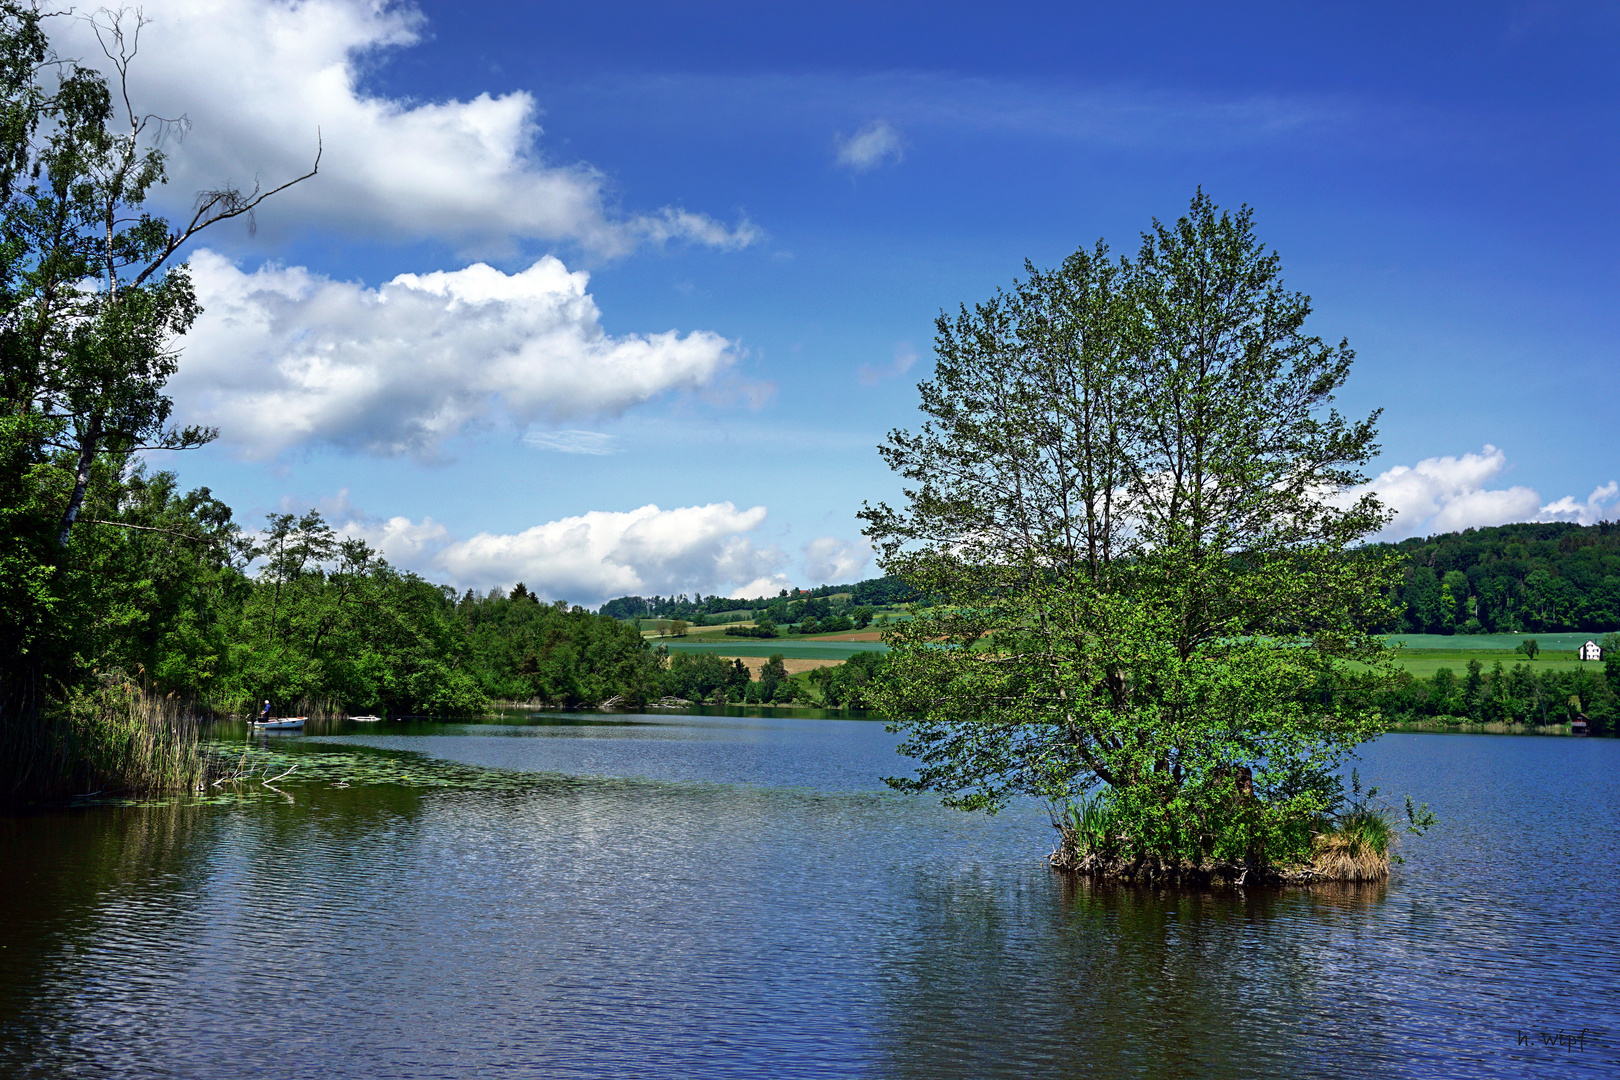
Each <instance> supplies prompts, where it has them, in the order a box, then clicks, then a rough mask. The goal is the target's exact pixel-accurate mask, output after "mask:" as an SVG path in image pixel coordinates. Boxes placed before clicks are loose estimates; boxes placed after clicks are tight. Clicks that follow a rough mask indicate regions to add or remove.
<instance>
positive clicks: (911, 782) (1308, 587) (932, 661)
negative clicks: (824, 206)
mask: <svg viewBox="0 0 1620 1080" xmlns="http://www.w3.org/2000/svg"><path fill="white" fill-rule="evenodd" d="M1309 311H1310V303H1309V300H1308V298H1306V297H1304V296H1302V295H1299V294H1297V293H1290V292H1287V291H1286V290H1285V289H1284V288H1283V287H1282V284H1281V279H1280V270H1279V264H1278V260H1277V257H1276V256H1275V255H1273V254H1268V253H1266V252H1265V251H1264V250H1263V249H1262V248H1261V246H1260V244H1259V242H1258V241H1257V240H1256V239H1255V237H1254V235H1253V231H1252V225H1251V221H1250V215H1249V213H1248V211H1247V210H1244V211H1243V212H1241V213H1239V214H1236V215H1232V214H1225V213H1217V211H1216V208H1215V207H1214V206H1213V205H1212V204H1211V203H1210V201H1209V200H1208V199H1207V198H1206V197H1204V196H1203V195H1202V194H1200V195H1199V196H1198V197H1197V198H1196V199H1194V201H1193V204H1192V208H1191V210H1190V212H1189V214H1188V215H1187V216H1186V217H1184V218H1182V219H1181V220H1179V221H1178V222H1176V223H1175V224H1174V225H1170V226H1166V225H1162V224H1159V223H1155V225H1154V228H1153V230H1152V231H1151V232H1150V233H1148V234H1146V235H1145V236H1144V238H1143V243H1142V247H1141V250H1140V252H1139V254H1138V256H1137V258H1136V259H1135V260H1134V261H1129V260H1120V261H1118V262H1115V261H1113V260H1112V259H1111V257H1110V256H1109V253H1108V251H1107V249H1106V247H1104V246H1103V245H1102V244H1099V245H1098V246H1097V248H1096V249H1095V250H1093V251H1085V250H1082V251H1079V252H1076V253H1075V254H1074V255H1073V256H1071V257H1070V258H1069V259H1068V260H1066V261H1065V262H1064V264H1063V265H1062V267H1060V268H1058V269H1056V270H1052V271H1037V270H1035V269H1034V268H1033V267H1030V268H1029V277H1028V279H1027V280H1026V281H1024V282H1021V283H1019V284H1018V285H1017V286H1016V287H1015V288H1014V290H1013V291H1012V292H1011V293H999V294H997V295H996V296H995V297H994V298H992V299H991V300H989V301H987V302H985V303H983V304H980V305H978V306H977V307H975V308H974V309H973V310H971V311H969V310H968V309H966V308H963V309H962V310H961V311H960V313H959V314H958V315H957V316H956V317H955V318H947V317H946V316H943V315H942V316H941V317H940V319H939V321H938V324H937V326H938V333H937V336H936V354H937V364H936V367H935V371H934V375H933V378H932V379H930V380H929V381H927V382H925V383H923V384H922V386H921V387H920V389H921V391H922V410H923V412H924V414H925V417H926V419H925V422H924V423H923V425H922V427H921V428H920V430H918V431H917V432H914V433H913V432H905V431H896V432H894V433H893V434H892V435H891V436H890V439H889V442H888V443H887V444H886V445H885V446H883V447H881V448H880V449H881V452H882V453H883V455H884V457H885V459H886V460H887V461H888V462H889V464H890V466H891V467H892V468H893V469H895V471H897V472H898V473H900V475H901V476H902V477H903V478H904V480H905V481H906V483H907V487H906V492H905V494H906V500H907V503H906V505H905V506H904V507H902V508H901V509H898V510H897V509H892V508H890V507H889V506H887V505H879V506H877V507H868V508H867V509H866V510H864V511H863V514H862V516H863V518H865V520H866V522H867V526H868V528H867V534H868V535H869V536H871V537H872V538H873V539H874V541H876V542H877V544H878V545H879V547H880V551H881V562H882V565H883V566H884V568H885V569H886V570H888V571H889V572H891V573H893V574H896V575H898V576H899V577H900V578H902V579H903V580H904V581H905V582H906V583H907V584H908V585H909V586H910V587H911V588H912V589H913V590H914V591H915V592H916V593H917V594H919V595H925V596H931V597H940V598H942V599H943V600H944V603H942V604H940V605H938V606H936V607H934V608H932V609H930V610H926V611H922V612H919V613H918V615H917V617H915V618H914V619H912V620H910V621H907V622H904V623H900V624H898V625H897V626H894V627H892V628H890V629H888V630H887V631H886V633H885V640H886V641H887V642H888V643H889V645H890V648H891V650H892V651H891V653H890V657H889V662H888V664H887V666H886V667H885V676H884V678H883V680H882V681H881V682H880V684H879V685H878V688H877V690H876V691H875V693H873V694H872V697H874V699H875V700H876V701H877V703H878V704H879V706H880V707H881V708H882V709H883V710H884V711H885V712H886V713H887V714H888V715H889V716H890V717H891V718H892V719H893V721H894V724H895V726H896V727H897V728H898V729H899V730H901V731H903V732H904V733H905V734H906V736H907V738H906V741H905V742H904V744H903V746H902V750H903V752H905V753H906V754H908V755H910V756H912V757H913V758H915V759H916V760H917V762H918V765H917V770H916V775H915V777H911V778H896V779H893V780H891V781H890V783H891V784H893V785H894V786H896V787H899V788H903V789H911V790H932V791H937V792H940V793H942V794H943V795H944V800H945V802H946V803H947V804H948V805H953V806H959V807H962V808H964V809H983V810H988V811H994V810H996V809H997V808H999V807H1001V806H1002V805H1004V804H1005V803H1006V802H1007V801H1008V800H1009V799H1011V798H1013V797H1015V796H1021V795H1022V796H1035V797H1038V798H1042V799H1046V800H1050V801H1053V802H1056V803H1062V802H1064V801H1066V800H1071V799H1074V798H1077V797H1079V796H1081V795H1083V794H1085V793H1087V792H1090V791H1093V790H1098V789H1101V790H1103V791H1105V793H1106V795H1105V797H1106V800H1107V807H1108V811H1109V813H1111V814H1114V815H1116V816H1117V820H1118V821H1119V822H1120V823H1121V832H1120V835H1119V837H1118V841H1119V843H1120V845H1121V848H1120V853H1121V855H1122V856H1124V857H1127V858H1151V859H1156V860H1159V861H1160V862H1162V863H1164V864H1167V865H1169V866H1179V865H1181V864H1183V863H1185V862H1193V863H1197V862H1199V861H1201V860H1205V859H1209V858H1215V859H1222V860H1241V861H1245V862H1248V863H1250V864H1257V863H1266V862H1268V861H1276V860H1299V859H1303V858H1304V857H1306V856H1307V855H1308V851H1309V843H1310V837H1311V829H1312V827H1313V826H1314V823H1315V822H1317V821H1318V820H1319V819H1320V818H1321V817H1322V815H1324V814H1326V813H1329V812H1331V811H1332V810H1333V809H1334V808H1335V807H1336V806H1337V805H1338V802H1339V801H1340V799H1341V798H1342V792H1341V791H1340V788H1339V784H1338V780H1337V775H1336V770H1337V768H1338V766H1339V764H1340V763H1341V762H1342V761H1343V760H1344V759H1345V758H1346V757H1347V756H1348V755H1350V754H1351V752H1352V751H1353V749H1354V747H1355V746H1356V745H1357V744H1358V743H1360V742H1361V741H1363V740H1365V739H1366V738H1369V737H1371V736H1372V735H1373V734H1375V733H1376V732H1377V731H1378V730H1379V718H1378V716H1377V713H1376V712H1375V711H1374V710H1372V709H1370V708H1366V707H1364V705H1363V703H1361V702H1359V701H1354V700H1351V699H1347V698H1345V697H1342V696H1335V695H1333V694H1329V693H1324V692H1323V690H1324V688H1326V687H1331V686H1332V685H1333V683H1334V680H1335V679H1336V678H1337V676H1336V674H1335V671H1336V665H1337V664H1338V663H1339V661H1341V660H1345V659H1354V660H1359V661H1362V662H1364V663H1366V664H1369V665H1372V666H1374V667H1375V668H1377V669H1379V670H1381V671H1387V670H1388V657H1387V654H1386V653H1385V651H1384V650H1383V648H1382V646H1381V644H1380V642H1379V640H1378V638H1377V637H1376V636H1375V632H1376V630H1377V628H1378V626H1379V624H1380V622H1381V621H1382V620H1385V619H1387V617H1388V610H1387V608H1386V606H1385V604H1384V601H1383V599H1382V598H1383V596H1384V595H1385V594H1386V593H1387V591H1388V590H1389V589H1390V588H1392V586H1393V583H1394V575H1395V573H1396V567H1395V560H1394V558H1393V557H1390V556H1383V557H1378V556H1365V555H1358V554H1355V553H1353V552H1351V550H1350V549H1351V547H1352V545H1354V544H1355V543H1356V542H1357V541H1358V540H1359V539H1360V537H1362V536H1363V535H1365V534H1366V533H1368V532H1370V531H1372V530H1374V529H1376V528H1377V527H1378V526H1379V525H1380V524H1381V523H1382V522H1383V521H1384V520H1386V515H1385V512H1384V511H1383V509H1382V507H1381V506H1380V505H1379V504H1378V503H1377V501H1376V499H1374V498H1372V497H1364V498H1362V499H1360V500H1359V501H1355V502H1350V503H1345V502H1343V501H1341V500H1340V499H1339V498H1338V497H1337V496H1336V494H1335V493H1337V492H1339V491H1341V490H1343V489H1345V488H1347V487H1349V486H1351V485H1354V484H1356V483H1359V482H1361V481H1362V480H1363V477H1362V475H1361V473H1360V471H1359V469H1360V467H1361V466H1362V465H1364V464H1365V463H1366V462H1367V460H1368V459H1369V458H1370V456H1371V455H1372V453H1373V452H1374V449H1375V446H1374V443H1373V437H1374V430H1373V421H1372V419H1371V418H1369V419H1367V420H1363V421H1359V422H1351V421H1347V420H1345V419H1344V418H1342V417H1341V416H1339V414H1338V413H1336V412H1333V411H1331V409H1330V408H1329V404H1330V402H1331V401H1332V395H1333V392H1334V391H1335V390H1336V389H1337V388H1338V387H1339V386H1340V385H1341V384H1342V383H1343V381H1344V379H1345V378H1346V376H1347V375H1348V372H1349V367H1350V363H1351V359H1352V356H1353V354H1352V353H1351V351H1350V349H1349V348H1348V347H1347V346H1346V345H1344V344H1343V343H1340V344H1339V345H1328V344H1326V343H1324V342H1322V341H1321V340H1320V339H1318V338H1316V337H1313V336H1310V335H1309V334H1307V333H1306V332H1305V331H1304V329H1303V327H1304V322H1305V319H1306V317H1307V315H1308V314H1309ZM1300 641H1304V642H1305V644H1303V645H1301V644H1296V642H1300Z"/></svg>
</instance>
